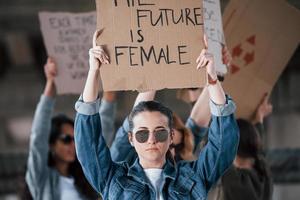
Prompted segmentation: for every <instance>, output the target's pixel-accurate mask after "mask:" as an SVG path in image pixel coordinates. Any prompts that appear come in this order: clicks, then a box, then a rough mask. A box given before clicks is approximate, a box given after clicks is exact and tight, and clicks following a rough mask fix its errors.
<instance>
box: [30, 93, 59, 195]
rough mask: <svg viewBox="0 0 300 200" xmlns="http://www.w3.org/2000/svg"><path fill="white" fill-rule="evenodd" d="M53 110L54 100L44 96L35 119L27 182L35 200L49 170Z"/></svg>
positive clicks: (36, 111) (31, 137)
mask: <svg viewBox="0 0 300 200" xmlns="http://www.w3.org/2000/svg"><path fill="white" fill-rule="evenodd" d="M53 109H54V99H52V98H50V97H47V96H44V95H42V96H41V98H40V101H39V103H38V105H37V108H36V110H35V114H34V118H33V123H32V128H31V135H30V145H29V156H28V161H27V171H26V182H27V184H28V187H29V189H30V192H31V194H32V196H33V198H35V197H36V194H37V191H36V189H37V188H38V187H40V185H41V182H42V181H44V178H45V177H44V175H45V174H46V173H47V172H46V171H47V170H48V164H47V163H48V151H49V145H48V138H49V134H50V128H51V117H52V112H53Z"/></svg>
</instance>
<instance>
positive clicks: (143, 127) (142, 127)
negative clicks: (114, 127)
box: [138, 126, 149, 130]
mask: <svg viewBox="0 0 300 200" xmlns="http://www.w3.org/2000/svg"><path fill="white" fill-rule="evenodd" d="M140 129H143V130H144V129H147V130H148V129H149V128H148V127H145V126H141V127H138V130H140Z"/></svg>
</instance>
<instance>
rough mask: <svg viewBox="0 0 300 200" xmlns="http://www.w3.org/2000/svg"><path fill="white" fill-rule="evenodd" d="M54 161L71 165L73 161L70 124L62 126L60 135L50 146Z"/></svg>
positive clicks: (73, 146)
mask: <svg viewBox="0 0 300 200" xmlns="http://www.w3.org/2000/svg"><path fill="white" fill-rule="evenodd" d="M52 151H54V154H55V159H58V160H60V161H63V162H68V163H71V162H73V161H74V160H75V145H74V127H73V126H72V125H71V124H63V125H62V127H61V134H60V135H59V137H58V139H57V140H56V142H55V143H54V145H53V146H52Z"/></svg>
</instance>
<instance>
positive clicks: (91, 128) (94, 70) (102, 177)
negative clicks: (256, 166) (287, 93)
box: [75, 31, 239, 199]
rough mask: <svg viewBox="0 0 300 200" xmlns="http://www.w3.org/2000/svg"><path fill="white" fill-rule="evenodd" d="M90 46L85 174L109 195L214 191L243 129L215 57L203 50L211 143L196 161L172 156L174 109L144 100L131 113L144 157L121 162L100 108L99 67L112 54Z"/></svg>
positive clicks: (79, 145)
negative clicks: (105, 135)
mask: <svg viewBox="0 0 300 200" xmlns="http://www.w3.org/2000/svg"><path fill="white" fill-rule="evenodd" d="M98 33H99V32H98V31H97V32H96V33H95V34H94V37H93V48H92V49H90V51H89V54H90V70H89V73H88V77H87V80H86V84H85V88H84V91H83V95H82V97H81V98H80V99H79V100H78V102H77V103H76V110H77V115H76V120H75V132H76V134H75V144H76V150H77V154H78V158H79V161H80V163H81V165H82V167H83V170H84V173H85V175H86V177H87V179H88V180H89V182H90V183H91V184H92V186H93V187H94V189H95V190H97V191H98V192H99V193H101V194H102V196H103V198H104V199H205V198H206V196H207V192H208V190H209V189H210V188H211V186H212V185H213V184H214V183H215V182H216V181H217V180H218V178H219V177H220V176H221V175H222V174H223V173H224V172H225V170H226V169H227V168H228V167H229V166H230V165H231V163H232V162H233V159H234V157H235V154H236V151H237V145H238V139H239V132H238V129H237V125H236V121H235V118H234V115H233V112H234V110H235V106H234V103H233V101H232V100H231V99H230V98H229V97H226V96H225V94H224V91H223V89H222V87H221V85H220V83H219V82H218V80H217V75H216V72H215V66H214V61H213V56H212V55H211V54H210V53H208V52H207V51H206V50H202V52H201V54H200V56H199V57H198V59H197V63H198V66H197V68H202V67H205V68H206V71H207V74H208V84H210V86H209V87H208V90H209V95H210V98H211V101H210V108H211V113H212V122H211V124H210V127H209V136H208V138H209V139H208V144H207V145H206V146H205V148H204V149H203V150H202V152H201V154H200V155H199V157H198V158H197V160H195V161H191V162H180V163H179V164H177V165H175V164H174V163H173V162H172V160H169V159H168V158H169V157H168V156H167V155H169V154H170V151H169V148H170V145H171V144H172V141H173V131H172V128H173V117H172V111H171V110H170V109H168V108H167V107H165V106H164V105H162V104H160V103H158V102H155V101H142V102H140V103H139V104H138V105H136V106H135V107H134V108H133V110H132V112H131V113H130V115H129V119H128V121H129V130H130V133H129V134H130V142H131V143H132V145H133V146H134V148H135V150H136V152H137V154H138V157H137V158H136V160H135V161H134V162H133V163H132V164H130V163H127V162H122V163H115V162H113V161H112V159H111V155H110V151H109V149H108V147H107V145H106V143H105V140H104V139H103V136H102V128H101V119H100V118H101V116H100V115H99V113H98V108H99V103H100V102H99V98H98V90H99V81H100V73H99V69H100V66H101V64H102V63H103V64H105V63H108V56H106V55H105V53H104V51H103V50H102V49H101V47H99V46H97V45H96V38H97V36H98Z"/></svg>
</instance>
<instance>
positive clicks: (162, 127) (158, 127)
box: [154, 126, 166, 130]
mask: <svg viewBox="0 0 300 200" xmlns="http://www.w3.org/2000/svg"><path fill="white" fill-rule="evenodd" d="M156 129H166V127H164V126H157V127H155V129H154V130H156Z"/></svg>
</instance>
